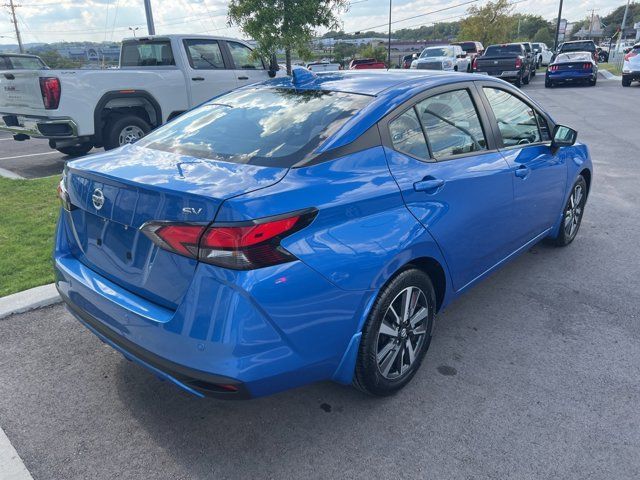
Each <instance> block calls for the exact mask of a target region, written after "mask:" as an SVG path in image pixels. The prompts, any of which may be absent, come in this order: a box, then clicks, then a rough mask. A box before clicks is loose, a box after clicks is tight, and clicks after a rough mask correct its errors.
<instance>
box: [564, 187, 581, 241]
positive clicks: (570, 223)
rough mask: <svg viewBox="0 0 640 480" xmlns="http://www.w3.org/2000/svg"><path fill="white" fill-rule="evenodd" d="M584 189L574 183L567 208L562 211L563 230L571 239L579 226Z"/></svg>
mask: <svg viewBox="0 0 640 480" xmlns="http://www.w3.org/2000/svg"><path fill="white" fill-rule="evenodd" d="M583 200H584V191H583V189H582V185H580V184H576V186H575V187H573V191H572V192H571V196H570V197H569V202H568V203H567V209H566V210H565V212H564V232H565V235H566V236H567V238H569V239H572V238H573V237H574V236H575V235H576V233H577V231H578V227H579V226H580V220H581V218H582V211H583V207H584V205H583Z"/></svg>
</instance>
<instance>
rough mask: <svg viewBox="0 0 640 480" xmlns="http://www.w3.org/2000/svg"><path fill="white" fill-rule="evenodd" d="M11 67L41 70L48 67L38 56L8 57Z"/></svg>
mask: <svg viewBox="0 0 640 480" xmlns="http://www.w3.org/2000/svg"><path fill="white" fill-rule="evenodd" d="M7 60H9V64H10V65H11V68H13V69H15V70H40V69H42V68H46V67H45V64H44V62H43V61H42V60H40V59H39V58H38V57H7Z"/></svg>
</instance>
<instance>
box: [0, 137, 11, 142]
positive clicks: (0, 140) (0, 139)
mask: <svg viewBox="0 0 640 480" xmlns="http://www.w3.org/2000/svg"><path fill="white" fill-rule="evenodd" d="M3 140H13V137H9V138H0V142H2V141H3Z"/></svg>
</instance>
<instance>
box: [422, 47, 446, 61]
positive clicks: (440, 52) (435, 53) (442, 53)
mask: <svg viewBox="0 0 640 480" xmlns="http://www.w3.org/2000/svg"><path fill="white" fill-rule="evenodd" d="M426 57H453V49H452V48H449V47H434V48H427V49H425V50H424V52H422V55H420V58H426Z"/></svg>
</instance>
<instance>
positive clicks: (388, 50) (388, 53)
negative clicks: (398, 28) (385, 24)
mask: <svg viewBox="0 0 640 480" xmlns="http://www.w3.org/2000/svg"><path fill="white" fill-rule="evenodd" d="M387 43H388V45H387V57H388V60H389V68H391V0H389V38H388V39H387Z"/></svg>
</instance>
